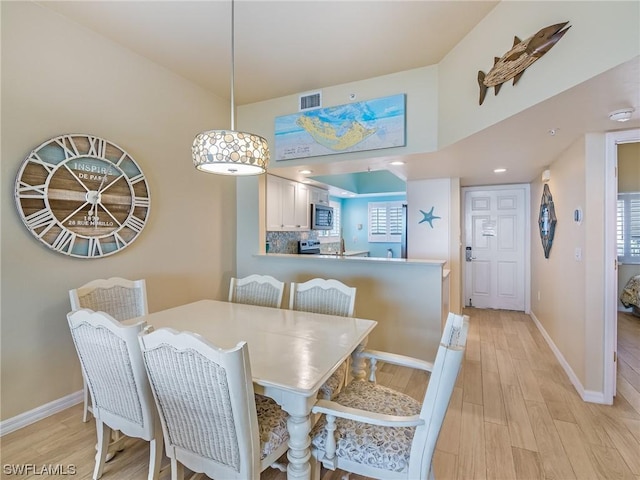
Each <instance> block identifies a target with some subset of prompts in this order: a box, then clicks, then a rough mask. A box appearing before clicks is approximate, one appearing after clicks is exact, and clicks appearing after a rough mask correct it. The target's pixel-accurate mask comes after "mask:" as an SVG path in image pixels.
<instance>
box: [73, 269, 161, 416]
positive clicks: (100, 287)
mask: <svg viewBox="0 0 640 480" xmlns="http://www.w3.org/2000/svg"><path fill="white" fill-rule="evenodd" d="M69 300H70V301H71V310H79V309H81V308H88V309H90V310H93V311H95V312H98V311H100V312H106V313H108V314H109V315H111V316H112V317H113V318H115V319H116V320H118V321H120V322H123V321H125V320H129V319H131V318H135V317H139V316H141V315H146V314H147V313H149V308H148V306H147V286H146V282H145V280H144V279H142V280H127V279H125V278H120V277H112V278H109V279H99V280H93V281H91V282H89V283H86V284H85V285H83V286H81V287H78V288H74V289H71V290H69ZM83 395H84V397H83V401H84V406H83V410H82V421H83V422H86V421H88V420H89V412H90V411H91V406H90V405H89V390H88V389H87V382H86V380H85V381H84V385H83Z"/></svg>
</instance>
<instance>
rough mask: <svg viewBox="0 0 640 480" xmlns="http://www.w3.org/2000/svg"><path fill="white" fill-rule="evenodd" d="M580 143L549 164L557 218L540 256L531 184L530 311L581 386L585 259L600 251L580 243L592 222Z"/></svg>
mask: <svg viewBox="0 0 640 480" xmlns="http://www.w3.org/2000/svg"><path fill="white" fill-rule="evenodd" d="M585 149H586V146H585V140H584V138H581V139H579V140H578V141H576V142H575V143H574V144H573V145H572V146H571V147H570V148H569V149H568V150H567V151H565V152H564V153H563V155H562V156H561V157H560V158H558V159H557V160H556V161H555V162H553V163H552V164H551V165H550V167H549V170H550V171H551V180H550V181H549V182H548V185H549V190H550V191H551V195H552V197H553V202H554V207H555V212H556V217H557V219H558V223H557V224H556V229H555V236H554V239H553V243H552V246H551V250H550V252H549V258H545V257H544V251H543V249H542V244H541V241H540V230H539V228H538V215H539V211H540V199H541V196H542V188H543V184H542V183H541V181H540V180H539V179H538V180H536V181H535V182H534V183H532V185H531V225H532V229H531V311H532V313H533V315H535V317H536V318H537V319H538V321H539V322H540V323H541V324H542V326H543V327H544V329H545V330H546V332H547V333H548V335H549V336H550V337H551V339H552V340H553V342H554V343H555V345H556V347H557V348H558V349H559V350H560V351H561V352H562V355H563V356H564V358H565V360H566V361H567V363H568V364H569V366H570V367H571V369H572V370H573V372H574V373H575V374H576V376H577V378H578V379H579V381H580V382H581V383H582V385H583V386H584V385H585V384H586V371H585V368H586V365H587V362H588V360H587V359H586V358H585V357H586V351H585V348H586V338H585V335H586V332H585V309H586V298H585V272H586V267H585V265H586V264H587V263H589V262H590V261H591V259H592V258H597V257H599V256H601V255H602V253H601V251H591V250H587V249H586V248H585V247H586V245H585V235H586V231H587V228H588V226H589V224H591V223H592V219H591V212H589V211H587V210H586V208H585V207H586V204H585V200H586V198H585V195H586V194H585V191H586V178H585V154H586V153H585ZM577 207H581V208H582V210H583V213H584V221H583V223H582V225H578V224H576V223H575V222H573V211H574V210H575V209H576V208H577ZM576 248H579V249H581V252H582V260H581V261H576V259H575V257H574V254H575V249H576ZM600 299H602V294H600Z"/></svg>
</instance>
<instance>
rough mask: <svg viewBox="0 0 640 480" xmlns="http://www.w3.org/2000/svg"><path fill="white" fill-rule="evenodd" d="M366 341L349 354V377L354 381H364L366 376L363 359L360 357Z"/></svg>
mask: <svg viewBox="0 0 640 480" xmlns="http://www.w3.org/2000/svg"><path fill="white" fill-rule="evenodd" d="M366 345H367V342H366V340H365V341H364V342H362V343H361V344H360V345H358V346H357V348H356V349H355V350H354V351H353V353H352V354H351V375H352V376H353V379H354V380H364V379H365V377H366V376H367V372H366V371H365V368H364V367H365V365H364V358H362V356H361V355H360V354H361V353H362V351H363V350H364V348H365V347H366Z"/></svg>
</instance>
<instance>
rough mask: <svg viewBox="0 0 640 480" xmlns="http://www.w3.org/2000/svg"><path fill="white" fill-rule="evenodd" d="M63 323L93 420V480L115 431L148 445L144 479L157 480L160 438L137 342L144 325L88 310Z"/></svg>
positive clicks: (71, 316) (70, 316) (75, 313)
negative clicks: (86, 390) (88, 394)
mask: <svg viewBox="0 0 640 480" xmlns="http://www.w3.org/2000/svg"><path fill="white" fill-rule="evenodd" d="M67 320H68V322H69V329H70V331H71V337H72V338H73V343H74V344H75V347H76V351H77V353H78V358H79V359H80V365H81V367H82V372H83V376H84V378H85V379H86V381H87V385H88V387H89V391H90V392H91V400H92V405H93V416H94V417H95V419H96V431H97V435H98V446H97V450H98V453H97V455H96V458H95V468H94V471H93V479H94V480H97V479H98V478H100V477H101V476H102V473H103V470H104V466H105V461H106V459H107V453H108V451H109V448H110V447H112V448H115V447H116V445H113V444H110V439H111V433H112V431H113V430H118V431H120V432H122V433H123V434H124V435H126V436H129V437H136V438H142V439H144V440H147V441H149V442H150V454H149V474H148V479H149V480H157V478H158V476H159V473H160V462H161V460H162V447H163V437H162V427H161V425H160V420H159V417H158V413H157V410H156V407H155V403H154V401H153V396H152V394H151V389H150V387H149V381H148V378H147V374H146V372H145V368H144V364H143V362H142V354H141V352H140V344H139V343H138V334H139V333H140V332H141V331H142V328H143V327H144V326H145V322H144V321H139V322H136V323H134V324H132V325H124V324H122V323H120V322H118V321H117V320H116V319H114V318H113V317H111V316H110V315H108V314H107V313H104V312H93V311H92V310H89V309H80V310H76V311H73V312H70V313H69V314H68V315H67ZM125 438H126V437H124V436H121V437H120V439H119V440H118V442H120V443H122V442H123V441H124V439H125Z"/></svg>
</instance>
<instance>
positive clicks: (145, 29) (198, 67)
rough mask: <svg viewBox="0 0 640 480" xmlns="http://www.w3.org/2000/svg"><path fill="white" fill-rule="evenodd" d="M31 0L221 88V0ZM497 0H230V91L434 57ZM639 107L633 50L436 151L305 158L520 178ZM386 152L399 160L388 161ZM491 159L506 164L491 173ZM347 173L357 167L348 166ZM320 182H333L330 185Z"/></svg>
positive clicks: (409, 171) (492, 179)
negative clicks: (627, 57) (617, 113)
mask: <svg viewBox="0 0 640 480" xmlns="http://www.w3.org/2000/svg"><path fill="white" fill-rule="evenodd" d="M37 3H38V4H40V5H41V6H43V7H44V8H48V9H51V10H54V11H55V12H57V13H59V14H61V15H63V16H65V17H67V18H68V19H70V20H71V21H73V22H76V23H78V24H81V25H83V26H84V27H86V28H88V29H90V30H93V31H95V32H97V33H99V34H100V35H103V36H104V37H107V38H109V39H110V40H112V41H114V42H116V43H118V44H120V45H122V46H124V47H126V48H128V49H130V50H132V51H134V52H136V53H138V54H139V55H141V56H143V57H146V58H148V59H149V60H151V61H153V62H155V63H158V64H160V65H162V66H164V67H165V68H167V69H168V70H171V71H172V72H174V73H176V74H178V75H181V76H182V77H184V78H187V79H189V80H191V81H193V82H195V83H196V84H198V85H201V86H202V87H203V88H206V89H208V90H210V91H211V92H213V93H215V94H216V95H218V96H220V97H222V98H227V99H228V98H229V96H230V95H229V94H230V78H231V68H230V65H231V17H230V15H231V3H230V2H229V1H226V0H214V1H149V0H146V1H134V2H129V1H84V2H82V1H66V2H57V1H42V2H37ZM497 3H498V2H496V1H476V0H473V1H416V0H413V1H404V0H386V1H380V0H351V1H345V0H341V1H329V0H297V1H291V0H290V1H274V0H236V2H235V62H234V65H235V68H234V69H235V81H234V94H235V95H234V96H235V103H236V105H242V104H248V103H254V102H258V101H262V100H267V99H271V98H277V97H281V96H285V95H291V94H296V93H302V92H308V91H313V90H317V89H319V88H322V87H328V86H332V85H340V84H344V83H349V82H355V81H360V80H364V79H368V78H373V77H378V76H381V75H386V74H390V73H395V72H400V71H405V70H410V69H414V68H419V67H423V66H428V65H434V64H437V63H439V62H440V61H441V60H442V58H443V57H444V56H445V55H446V54H447V53H448V52H449V51H450V50H451V49H452V48H453V47H454V46H455V45H456V44H457V43H458V42H459V41H460V40H461V39H462V38H463V37H464V36H465V35H466V34H467V33H468V32H469V31H471V30H472V29H473V28H474V26H475V25H477V24H478V23H479V22H480V21H481V20H482V19H483V18H484V17H485V16H486V15H487V14H488V13H489V11H490V10H491V9H492V8H493V7H495V5H496V4H497ZM452 19H454V20H453V21H452ZM371 32H375V34H374V35H372V34H371ZM416 45H428V46H429V48H416V47H415V46H416ZM354 59H357V61H354ZM257 72H259V73H257ZM626 106H634V107H635V108H636V112H635V113H634V118H633V119H632V120H631V121H630V122H627V123H626V124H614V123H613V122H611V121H610V120H609V119H608V118H607V113H608V112H610V111H612V110H615V109H618V108H622V107H626ZM639 108H640V60H639V59H638V58H636V59H634V60H633V61H631V62H628V63H627V64H623V65H621V66H619V67H617V68H616V69H614V70H611V71H609V72H605V73H604V74H602V75H600V76H598V77H595V78H593V79H591V80H589V81H587V82H585V83H583V84H581V85H578V86H577V87H574V88H572V89H570V90H568V91H566V92H563V93H562V94H560V95H558V96H557V97H555V98H552V99H549V100H548V101H546V102H543V103H541V104H538V105H536V106H534V107H532V108H530V109H528V110H526V111H524V112H522V113H520V114H518V115H515V116H513V117H511V118H509V119H508V121H503V122H501V123H499V124H496V125H494V126H492V127H490V128H488V129H485V130H483V131H481V132H479V133H477V134H475V135H473V136H471V137H469V138H466V139H464V140H462V141H460V142H458V143H456V144H454V145H451V146H449V147H447V148H445V149H443V150H440V151H438V152H434V153H428V154H414V155H409V156H404V157H402V158H401V159H398V158H389V157H375V158H373V159H365V160H357V161H348V162H344V161H343V162H336V163H323V164H317V163H314V165H313V167H310V168H312V169H313V170H314V172H313V174H312V176H313V177H322V180H323V181H322V182H319V183H321V184H326V185H330V184H331V177H330V176H332V175H340V178H341V181H342V182H345V179H344V175H346V174H351V173H354V172H369V171H379V170H388V171H389V172H390V173H391V174H393V175H395V176H397V177H399V178H400V179H402V180H418V179H426V178H443V177H449V176H451V177H460V179H461V180H460V181H461V185H462V186H471V185H486V184H500V183H522V182H525V183H526V182H530V181H531V180H533V179H534V178H536V177H537V176H538V175H539V174H540V172H541V171H542V170H543V169H544V167H545V166H547V165H548V164H549V163H551V161H552V160H553V159H554V158H556V157H557V156H558V155H559V154H560V153H561V152H562V151H563V150H565V149H566V148H567V147H568V146H569V145H570V144H571V143H572V142H573V141H574V140H575V139H576V138H578V137H579V136H580V135H584V133H586V132H596V131H608V130H614V129H620V128H635V127H639V126H640V115H638V113H639V112H638V109H639ZM550 128H555V129H556V131H555V135H551V134H549V133H548V130H549V129H550ZM465 158H466V159H467V160H466V161H464V162H463V161H461V159H465ZM468 158H473V162H469V161H468ZM496 158H499V159H500V160H501V163H500V164H499V165H497V164H495V163H494V162H495V159H496ZM391 160H403V161H404V162H405V164H404V165H401V166H390V165H389V163H390V162H391ZM496 167H504V168H506V169H507V171H506V172H505V173H503V174H500V175H497V174H494V173H493V169H494V168H496ZM302 168H304V166H301V165H299V164H298V165H297V166H295V167H282V168H273V169H272V168H270V171H272V172H273V173H277V174H278V175H281V176H285V177H288V178H294V179H297V180H302V179H303V177H306V176H307V175H301V174H300V173H299V170H301V169H302ZM335 178H336V180H337V178H338V177H335ZM358 182H360V183H363V182H365V179H363V178H362V176H360V179H359V180H358ZM347 183H348V182H347ZM393 188H396V186H395V185H394V187H393ZM332 193H334V194H336V193H337V194H340V192H339V191H338V190H333V189H332Z"/></svg>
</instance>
